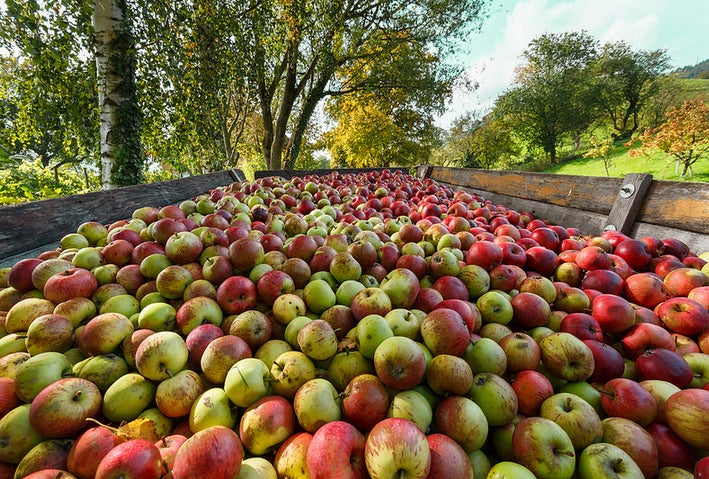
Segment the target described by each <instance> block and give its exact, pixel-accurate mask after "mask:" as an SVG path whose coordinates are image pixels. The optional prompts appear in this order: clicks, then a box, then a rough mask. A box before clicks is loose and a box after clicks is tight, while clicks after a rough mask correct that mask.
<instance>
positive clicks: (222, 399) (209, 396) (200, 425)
mask: <svg viewBox="0 0 709 479" xmlns="http://www.w3.org/2000/svg"><path fill="white" fill-rule="evenodd" d="M237 418H238V416H237V414H236V412H235V411H234V410H233V405H232V403H231V402H230V401H229V397H228V396H227V394H226V392H225V391H224V389H222V388H221V387H218V386H214V387H210V388H208V389H206V390H205V391H203V392H202V393H201V394H200V395H199V396H198V397H197V399H196V400H195V401H194V402H193V403H192V407H191V408H190V412H189V416H188V418H187V419H188V424H189V431H190V432H191V433H196V432H198V431H203V430H205V429H209V428H211V427H214V426H225V427H228V428H230V429H231V428H233V427H234V424H235V423H236V420H237Z"/></svg>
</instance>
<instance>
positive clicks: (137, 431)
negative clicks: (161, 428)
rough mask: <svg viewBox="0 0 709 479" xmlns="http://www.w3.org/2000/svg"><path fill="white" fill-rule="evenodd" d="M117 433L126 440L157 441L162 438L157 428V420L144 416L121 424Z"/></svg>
mask: <svg viewBox="0 0 709 479" xmlns="http://www.w3.org/2000/svg"><path fill="white" fill-rule="evenodd" d="M116 435H117V436H118V437H120V438H121V439H123V440H124V441H129V440H131V439H147V440H148V441H150V442H155V441H158V440H159V439H160V435H159V434H158V433H157V430H156V429H155V422H154V421H153V420H152V419H148V418H142V417H141V418H138V419H135V420H133V421H131V422H128V423H125V424H123V425H121V426H120V427H119V428H118V430H117V431H116Z"/></svg>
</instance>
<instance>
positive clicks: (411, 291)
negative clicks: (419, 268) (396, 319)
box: [380, 268, 421, 309]
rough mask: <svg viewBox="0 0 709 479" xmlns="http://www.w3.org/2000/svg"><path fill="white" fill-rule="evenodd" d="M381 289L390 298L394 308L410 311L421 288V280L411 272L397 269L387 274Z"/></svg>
mask: <svg viewBox="0 0 709 479" xmlns="http://www.w3.org/2000/svg"><path fill="white" fill-rule="evenodd" d="M380 288H381V289H383V290H384V292H385V293H386V294H387V295H388V296H389V299H390V300H391V305H392V308H395V309H396V308H403V309H410V308H411V307H412V306H413V304H414V302H415V301H416V297H417V296H418V294H419V291H420V288H421V287H420V284H419V279H418V278H417V277H416V275H415V274H414V273H413V272H412V271H411V270H409V269H406V268H395V269H393V270H391V271H390V272H388V273H387V275H386V276H385V277H384V279H383V280H382V281H381V283H380Z"/></svg>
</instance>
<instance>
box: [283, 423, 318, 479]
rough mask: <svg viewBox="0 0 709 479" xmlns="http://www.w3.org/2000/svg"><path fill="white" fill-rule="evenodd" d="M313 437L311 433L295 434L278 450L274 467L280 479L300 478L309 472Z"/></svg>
mask: <svg viewBox="0 0 709 479" xmlns="http://www.w3.org/2000/svg"><path fill="white" fill-rule="evenodd" d="M312 440H313V435H312V434H310V433H309V432H305V431H300V432H295V433H293V434H292V435H291V436H289V437H288V438H287V439H286V440H285V441H283V443H281V444H280V445H279V446H278V448H277V449H276V452H275V455H274V457H273V465H274V467H275V469H276V473H277V475H278V477H298V475H302V474H303V471H306V470H307V467H308V466H307V453H308V448H309V447H310V443H311V442H312Z"/></svg>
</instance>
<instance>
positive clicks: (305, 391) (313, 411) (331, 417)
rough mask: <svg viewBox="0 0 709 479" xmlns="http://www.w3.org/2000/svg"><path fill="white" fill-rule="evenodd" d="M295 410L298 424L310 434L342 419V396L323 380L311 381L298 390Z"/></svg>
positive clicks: (294, 400)
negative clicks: (324, 425)
mask: <svg viewBox="0 0 709 479" xmlns="http://www.w3.org/2000/svg"><path fill="white" fill-rule="evenodd" d="M293 409H294V410H295V416H296V418H297V419H298V423H299V424H300V426H301V427H302V428H303V429H304V430H305V431H307V432H309V433H315V431H317V430H318V429H319V428H320V427H321V426H322V425H323V424H326V423H328V422H332V421H339V420H340V418H341V417H342V412H341V409H340V394H339V393H338V392H337V390H336V389H335V386H333V385H332V383H331V382H330V381H328V380H327V379H323V378H315V379H311V380H309V381H307V382H306V383H305V384H303V385H302V386H301V387H300V388H298V391H297V392H296V393H295V396H294V397H293Z"/></svg>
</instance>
